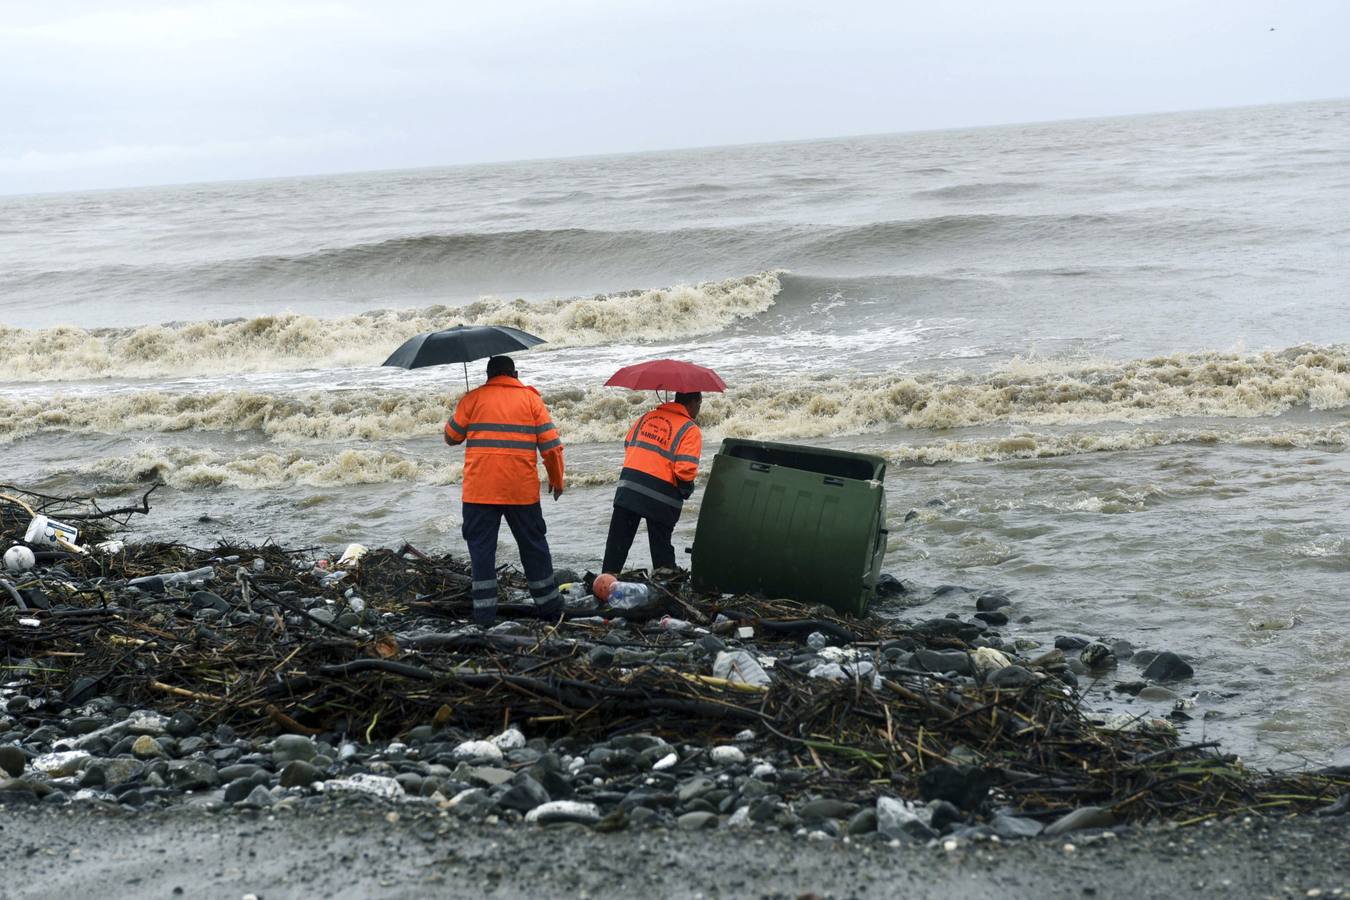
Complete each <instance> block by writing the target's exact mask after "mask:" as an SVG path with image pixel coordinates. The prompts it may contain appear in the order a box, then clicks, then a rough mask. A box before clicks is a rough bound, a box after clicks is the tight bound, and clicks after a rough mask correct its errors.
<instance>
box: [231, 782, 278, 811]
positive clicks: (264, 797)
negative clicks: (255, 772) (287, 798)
mask: <svg viewBox="0 0 1350 900" xmlns="http://www.w3.org/2000/svg"><path fill="white" fill-rule="evenodd" d="M276 802H277V801H276V799H275V798H274V797H273V796H272V792H271V791H269V790H268V789H267V788H265V787H263V786H262V785H261V784H259V785H254V787H253V790H252V791H250V792H249V794H248V796H247V797H245V798H244V799H243V800H240V801H239V805H240V806H252V807H256V808H258V809H264V808H266V807H269V806H271V805H272V804H274V803H276Z"/></svg>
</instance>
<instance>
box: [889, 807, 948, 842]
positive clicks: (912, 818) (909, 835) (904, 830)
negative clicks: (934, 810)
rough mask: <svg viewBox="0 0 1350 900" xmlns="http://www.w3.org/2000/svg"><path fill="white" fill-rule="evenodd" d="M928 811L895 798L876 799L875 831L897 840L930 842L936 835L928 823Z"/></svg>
mask: <svg viewBox="0 0 1350 900" xmlns="http://www.w3.org/2000/svg"><path fill="white" fill-rule="evenodd" d="M929 814H930V811H929V810H928V809H927V808H924V807H916V806H915V805H914V804H913V803H910V802H909V801H907V800H899V799H896V798H895V797H878V798H877V831H880V832H881V833H882V834H884V835H886V837H889V838H895V839H897V840H920V841H927V840H932V839H933V838H935V837H937V836H938V833H937V832H936V831H934V830H933V829H932V827H931V826H930V825H929V822H928V816H929Z"/></svg>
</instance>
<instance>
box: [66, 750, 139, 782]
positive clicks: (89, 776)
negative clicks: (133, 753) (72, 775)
mask: <svg viewBox="0 0 1350 900" xmlns="http://www.w3.org/2000/svg"><path fill="white" fill-rule="evenodd" d="M145 768H146V766H145V763H143V762H141V761H140V760H139V759H126V758H124V757H115V758H113V759H100V760H96V761H94V762H93V763H91V764H90V766H89V768H87V769H85V770H84V775H83V777H82V778H81V779H80V786H81V787H98V786H100V785H102V786H106V787H113V786H115V785H119V784H126V783H127V782H128V781H132V780H133V779H136V778H139V777H140V776H141V774H142V773H144V772H145Z"/></svg>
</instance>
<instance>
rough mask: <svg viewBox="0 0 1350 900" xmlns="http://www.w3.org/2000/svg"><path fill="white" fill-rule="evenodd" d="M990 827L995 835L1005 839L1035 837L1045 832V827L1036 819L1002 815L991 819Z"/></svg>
mask: <svg viewBox="0 0 1350 900" xmlns="http://www.w3.org/2000/svg"><path fill="white" fill-rule="evenodd" d="M989 827H990V828H992V829H993V830H994V834H996V835H998V836H999V837H1001V838H1005V839H1012V838H1029V837H1035V836H1036V835H1038V834H1040V833H1041V832H1042V831H1043V830H1044V826H1043V825H1041V823H1040V822H1037V821H1036V820H1035V819H1026V818H1023V817H1021V816H1006V815H1002V814H999V815H996V816H994V817H993V818H992V819H990V820H989Z"/></svg>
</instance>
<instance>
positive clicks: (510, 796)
mask: <svg viewBox="0 0 1350 900" xmlns="http://www.w3.org/2000/svg"><path fill="white" fill-rule="evenodd" d="M548 802H549V796H548V791H546V790H544V786H543V785H542V784H540V783H539V782H537V781H535V780H534V779H533V778H531V777H530V776H529V775H527V774H525V773H524V772H522V773H520V774H519V775H517V776H516V777H515V778H514V779H513V780H512V781H511V786H510V787H509V788H507V789H506V793H504V794H502V795H501V797H499V798H498V800H497V803H498V804H500V805H501V806H503V807H504V808H506V809H515V810H519V811H520V812H524V813H527V812H529V811H530V810H532V809H534V808H535V807H537V806H543V805H544V804H545V803H548Z"/></svg>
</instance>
